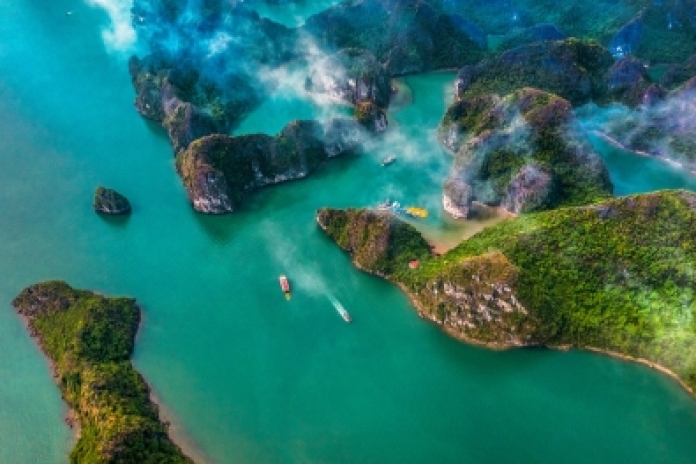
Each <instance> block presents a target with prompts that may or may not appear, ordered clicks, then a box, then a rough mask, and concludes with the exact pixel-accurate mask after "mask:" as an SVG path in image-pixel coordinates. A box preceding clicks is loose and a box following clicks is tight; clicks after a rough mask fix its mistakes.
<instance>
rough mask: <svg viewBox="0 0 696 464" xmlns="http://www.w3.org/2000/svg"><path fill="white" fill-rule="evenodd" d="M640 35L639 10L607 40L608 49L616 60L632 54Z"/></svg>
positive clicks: (641, 15)
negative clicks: (636, 14)
mask: <svg viewBox="0 0 696 464" xmlns="http://www.w3.org/2000/svg"><path fill="white" fill-rule="evenodd" d="M642 36H643V13H642V12H641V13H640V14H638V16H636V17H635V18H633V19H632V20H631V21H629V22H628V24H626V25H625V26H623V27H622V28H621V29H619V31H618V32H617V33H616V34H614V37H612V39H611V41H610V42H609V51H610V52H611V54H612V56H613V57H614V58H616V59H617V60H618V59H621V58H624V57H627V56H629V55H633V54H635V53H636V51H637V50H638V46H639V45H640V39H641V37H642Z"/></svg>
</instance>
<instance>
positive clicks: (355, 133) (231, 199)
mask: <svg viewBox="0 0 696 464" xmlns="http://www.w3.org/2000/svg"><path fill="white" fill-rule="evenodd" d="M359 138H360V129H359V126H358V124H357V123H356V122H354V121H350V120H343V121H339V120H333V121H331V122H330V123H329V124H328V125H327V127H326V128H324V126H322V125H321V124H319V123H318V122H316V121H293V122H291V123H290V124H288V125H287V126H285V127H284V128H283V130H282V131H281V133H280V134H278V135H276V136H275V137H272V136H269V135H265V134H251V135H242V136H237V137H231V136H228V135H220V134H216V135H210V136H207V137H202V138H200V139H198V140H196V141H194V142H193V143H191V145H190V146H189V148H188V149H187V150H184V151H183V152H181V153H180V154H179V155H178V156H177V170H178V172H179V174H180V175H181V178H182V179H183V182H184V186H185V187H186V191H187V193H188V196H189V199H190V200H191V203H192V204H193V207H194V209H195V210H196V211H199V212H202V213H212V214H221V213H229V212H232V211H234V210H235V209H237V208H238V207H239V205H240V203H241V202H242V200H243V199H244V197H245V196H246V195H248V193H249V192H251V191H253V190H255V189H257V188H260V187H264V186H266V185H270V184H277V183H280V182H285V181H288V180H293V179H301V178H303V177H305V176H307V175H308V174H309V173H310V172H312V171H313V170H314V169H316V168H317V167H318V166H319V165H320V164H321V163H323V162H324V161H325V160H327V159H329V158H331V157H333V156H338V155H340V154H342V153H346V152H351V151H354V150H356V149H357V147H358V143H359Z"/></svg>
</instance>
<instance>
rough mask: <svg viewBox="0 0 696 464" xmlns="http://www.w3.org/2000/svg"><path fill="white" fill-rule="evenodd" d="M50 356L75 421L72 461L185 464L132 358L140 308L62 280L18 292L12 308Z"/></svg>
mask: <svg viewBox="0 0 696 464" xmlns="http://www.w3.org/2000/svg"><path fill="white" fill-rule="evenodd" d="M12 304H13V306H14V307H15V309H16V310H17V312H18V313H19V314H20V315H21V316H23V317H24V318H25V319H26V321H27V324H28V328H29V331H30V333H31V335H32V337H34V338H35V339H36V340H37V341H38V343H39V345H40V346H41V349H42V350H43V352H44V354H45V355H46V356H48V358H49V360H50V362H51V367H52V371H53V376H54V378H55V379H56V383H57V384H58V387H59V388H60V392H61V395H62V396H63V398H64V399H65V401H66V402H67V404H68V406H69V407H70V409H71V410H72V411H71V413H72V414H73V415H74V418H75V419H76V420H77V422H78V423H79V439H78V440H77V443H76V445H75V447H74V448H73V450H72V451H71V453H70V462H71V463H153V464H154V463H190V462H192V461H191V460H190V459H189V458H188V457H186V456H185V455H184V454H183V453H182V451H181V450H180V449H179V447H178V446H177V445H176V444H174V443H173V442H172V441H171V440H170V438H169V436H168V434H167V425H166V424H164V423H163V422H162V421H160V419H159V414H158V408H157V405H155V404H154V403H153V402H152V401H150V389H149V387H148V385H147V383H146V382H145V380H144V379H143V377H142V376H141V375H140V374H139V373H138V372H137V371H136V370H135V369H134V368H133V365H132V364H131V362H130V356H131V354H132V352H133V344H134V338H135V334H136V332H137V330H138V324H139V322H140V309H139V308H138V306H137V305H136V304H135V300H133V299H130V298H107V297H104V296H101V295H98V294H96V293H93V292H89V291H82V290H75V289H73V288H72V287H70V286H69V285H68V284H66V283H65V282H59V281H54V282H44V283H39V284H35V285H32V286H30V287H28V288H26V289H24V290H23V291H22V292H21V293H20V294H19V295H18V296H17V297H16V298H15V299H14V301H13V302H12Z"/></svg>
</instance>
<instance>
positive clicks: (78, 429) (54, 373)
mask: <svg viewBox="0 0 696 464" xmlns="http://www.w3.org/2000/svg"><path fill="white" fill-rule="evenodd" d="M15 314H17V316H18V317H19V320H20V322H21V324H22V325H23V326H24V330H26V331H27V333H28V334H29V338H31V339H32V341H33V342H34V346H35V347H36V348H38V349H39V354H40V355H41V357H42V358H43V359H44V362H45V363H46V365H47V366H48V372H49V374H50V376H51V379H53V385H54V386H56V379H58V368H57V367H56V363H55V361H53V359H51V357H50V356H48V355H47V354H46V353H45V351H44V347H43V343H41V339H40V338H39V337H38V335H37V334H36V333H35V332H34V331H33V330H32V329H31V327H30V326H29V319H28V318H27V317H26V316H24V315H22V314H20V313H18V312H16V311H15ZM58 394H59V395H60V401H61V402H62V403H63V418H62V421H61V422H63V424H65V426H66V427H68V429H70V445H71V446H70V448H71V449H72V448H73V447H74V446H75V444H76V443H77V441H78V440H79V439H80V436H81V434H82V426H81V424H80V421H79V420H78V418H77V413H76V412H75V410H74V409H73V408H71V407H70V405H69V404H68V402H67V401H66V400H65V398H63V393H62V392H61V391H60V388H59V389H58Z"/></svg>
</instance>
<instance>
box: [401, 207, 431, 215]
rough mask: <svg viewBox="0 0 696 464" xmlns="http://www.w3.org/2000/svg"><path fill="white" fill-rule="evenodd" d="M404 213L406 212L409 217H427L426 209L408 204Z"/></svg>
mask: <svg viewBox="0 0 696 464" xmlns="http://www.w3.org/2000/svg"><path fill="white" fill-rule="evenodd" d="M405 212H406V214H408V215H409V216H411V217H417V218H427V217H428V210H426V209H423V208H416V207H415V206H410V207H408V208H406V210H405Z"/></svg>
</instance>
